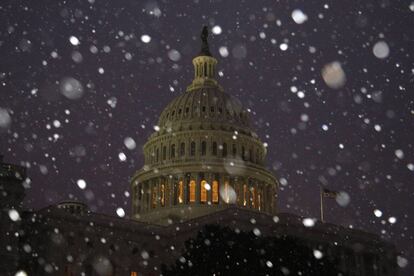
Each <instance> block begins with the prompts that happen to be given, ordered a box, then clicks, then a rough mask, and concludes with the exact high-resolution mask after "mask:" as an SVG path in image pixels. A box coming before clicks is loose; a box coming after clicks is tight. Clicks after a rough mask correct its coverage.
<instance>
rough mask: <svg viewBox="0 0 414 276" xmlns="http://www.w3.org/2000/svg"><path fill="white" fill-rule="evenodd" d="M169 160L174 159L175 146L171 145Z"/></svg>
mask: <svg viewBox="0 0 414 276" xmlns="http://www.w3.org/2000/svg"><path fill="white" fill-rule="evenodd" d="M171 158H175V144H172V145H171Z"/></svg>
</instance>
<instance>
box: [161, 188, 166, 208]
mask: <svg viewBox="0 0 414 276" xmlns="http://www.w3.org/2000/svg"><path fill="white" fill-rule="evenodd" d="M160 200H161V206H163V207H164V206H165V185H164V184H161V187H160Z"/></svg>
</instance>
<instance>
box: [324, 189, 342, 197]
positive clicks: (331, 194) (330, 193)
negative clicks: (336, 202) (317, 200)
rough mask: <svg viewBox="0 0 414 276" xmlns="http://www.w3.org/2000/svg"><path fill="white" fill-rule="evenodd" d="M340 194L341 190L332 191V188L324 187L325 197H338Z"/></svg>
mask: <svg viewBox="0 0 414 276" xmlns="http://www.w3.org/2000/svg"><path fill="white" fill-rule="evenodd" d="M338 194H339V192H337V191H332V190H328V189H326V188H323V190H322V195H323V196H324V197H328V198H336V197H337V195H338Z"/></svg>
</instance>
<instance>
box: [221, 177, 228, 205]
mask: <svg viewBox="0 0 414 276" xmlns="http://www.w3.org/2000/svg"><path fill="white" fill-rule="evenodd" d="M222 197H223V198H224V201H225V202H226V203H227V204H229V203H230V185H229V182H228V181H225V182H224V195H223V196H222Z"/></svg>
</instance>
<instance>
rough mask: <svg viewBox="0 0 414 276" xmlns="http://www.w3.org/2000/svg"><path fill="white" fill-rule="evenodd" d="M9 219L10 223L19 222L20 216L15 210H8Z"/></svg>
mask: <svg viewBox="0 0 414 276" xmlns="http://www.w3.org/2000/svg"><path fill="white" fill-rule="evenodd" d="M9 218H10V219H11V220H12V221H18V220H20V214H19V212H17V211H16V210H15V209H10V210H9Z"/></svg>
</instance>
